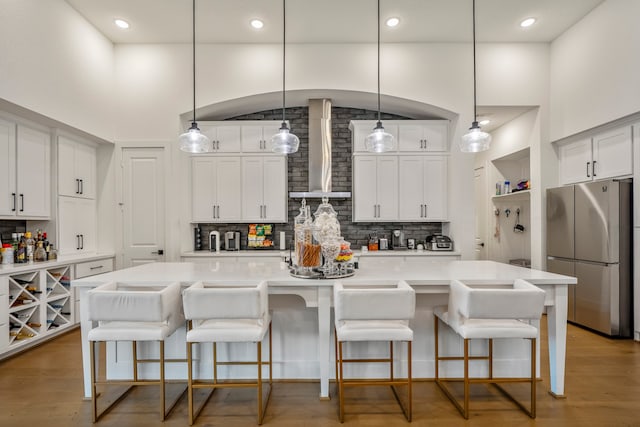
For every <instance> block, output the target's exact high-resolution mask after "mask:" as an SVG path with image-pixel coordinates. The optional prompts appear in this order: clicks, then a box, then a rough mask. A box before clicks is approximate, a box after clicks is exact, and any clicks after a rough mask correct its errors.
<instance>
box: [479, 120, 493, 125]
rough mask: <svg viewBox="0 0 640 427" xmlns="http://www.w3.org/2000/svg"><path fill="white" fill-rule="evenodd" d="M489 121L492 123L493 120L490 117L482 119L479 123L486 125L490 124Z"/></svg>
mask: <svg viewBox="0 0 640 427" xmlns="http://www.w3.org/2000/svg"><path fill="white" fill-rule="evenodd" d="M489 123H491V120H489V119H483V120H480V121H479V122H478V124H479V125H480V126H486V125H488V124H489Z"/></svg>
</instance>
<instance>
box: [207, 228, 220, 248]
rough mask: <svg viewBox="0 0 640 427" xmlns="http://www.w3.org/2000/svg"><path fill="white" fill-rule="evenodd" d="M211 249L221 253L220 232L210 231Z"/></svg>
mask: <svg viewBox="0 0 640 427" xmlns="http://www.w3.org/2000/svg"><path fill="white" fill-rule="evenodd" d="M209 250H210V251H211V252H215V253H217V254H219V253H220V232H219V231H212V232H210V233H209Z"/></svg>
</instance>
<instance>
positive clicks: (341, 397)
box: [338, 341, 344, 423]
mask: <svg viewBox="0 0 640 427" xmlns="http://www.w3.org/2000/svg"><path fill="white" fill-rule="evenodd" d="M338 358H339V359H338V365H339V368H340V369H339V372H340V375H339V377H338V401H339V408H340V422H341V423H343V422H344V372H343V370H342V341H339V342H338Z"/></svg>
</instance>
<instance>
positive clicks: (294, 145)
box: [271, 122, 300, 154]
mask: <svg viewBox="0 0 640 427" xmlns="http://www.w3.org/2000/svg"><path fill="white" fill-rule="evenodd" d="M299 146H300V139H299V138H298V137H297V136H296V135H294V134H292V133H291V132H289V128H288V127H287V124H286V123H284V122H283V123H282V127H280V132H278V133H276V134H275V135H273V136H272V137H271V151H273V152H274V153H278V154H291V153H295V152H296V151H298V147H299Z"/></svg>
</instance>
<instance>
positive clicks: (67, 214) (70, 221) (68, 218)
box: [58, 196, 80, 255]
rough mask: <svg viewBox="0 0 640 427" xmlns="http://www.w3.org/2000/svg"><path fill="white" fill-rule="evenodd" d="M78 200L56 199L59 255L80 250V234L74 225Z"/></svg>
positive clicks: (62, 197) (68, 198) (63, 197)
mask: <svg viewBox="0 0 640 427" xmlns="http://www.w3.org/2000/svg"><path fill="white" fill-rule="evenodd" d="M77 200H78V199H76V198H74V197H66V196H60V197H58V252H59V253H60V254H61V255H68V254H75V253H77V252H78V251H79V250H80V232H79V231H78V228H77V224H76V209H77V205H76V202H77Z"/></svg>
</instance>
